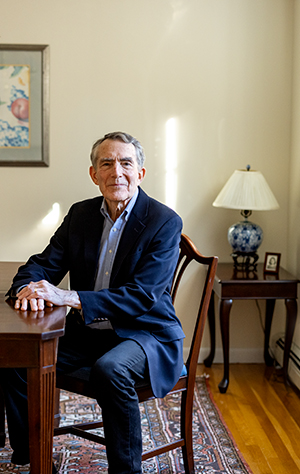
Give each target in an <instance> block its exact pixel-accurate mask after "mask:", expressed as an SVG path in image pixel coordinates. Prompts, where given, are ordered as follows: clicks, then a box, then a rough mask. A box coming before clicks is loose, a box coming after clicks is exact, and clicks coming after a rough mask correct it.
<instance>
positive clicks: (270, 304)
mask: <svg viewBox="0 0 300 474" xmlns="http://www.w3.org/2000/svg"><path fill="white" fill-rule="evenodd" d="M275 301H276V300H274V299H272V300H266V319H265V346H264V359H265V363H266V365H267V366H268V367H271V366H272V365H273V363H274V359H273V357H271V356H270V353H269V344H270V333H271V325H272V319H273V313H274V307H275Z"/></svg>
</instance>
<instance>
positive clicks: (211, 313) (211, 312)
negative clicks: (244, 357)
mask: <svg viewBox="0 0 300 474" xmlns="http://www.w3.org/2000/svg"><path fill="white" fill-rule="evenodd" d="M207 318H208V326H209V334H210V353H209V355H208V356H207V357H206V359H204V365H205V367H211V364H212V363H213V360H214V357H215V350H216V322H215V293H214V292H212V294H211V298H210V302H209V307H208V313H207Z"/></svg>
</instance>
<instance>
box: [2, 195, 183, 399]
mask: <svg viewBox="0 0 300 474" xmlns="http://www.w3.org/2000/svg"><path fill="white" fill-rule="evenodd" d="M102 200H103V197H100V196H99V197H96V198H93V199H88V200H85V201H82V202H79V203H76V204H74V205H73V206H72V207H71V209H70V210H69V212H68V214H67V216H66V217H65V219H64V221H63V223H62V224H61V226H60V227H59V228H58V229H57V231H56V232H55V234H54V235H53V237H52V238H51V240H50V243H49V245H48V246H47V247H46V248H45V250H44V251H43V252H42V253H41V254H38V255H34V256H32V257H30V259H29V260H28V262H27V263H26V264H25V265H23V266H22V267H20V268H19V270H18V273H17V275H16V276H15V278H14V280H13V285H12V288H11V290H12V291H15V290H16V289H17V288H19V287H20V286H21V285H23V284H27V283H29V282H30V281H39V280H41V279H45V280H48V281H49V282H50V283H52V284H54V285H58V284H59V282H60V281H61V280H62V278H63V277H64V276H65V275H66V273H67V272H69V274H70V287H71V289H72V290H76V291H77V292H78V294H79V297H80V300H81V304H82V312H83V317H84V320H85V323H86V324H89V323H91V322H92V321H93V320H94V319H95V318H99V317H106V318H108V319H109V320H110V321H111V324H112V326H113V328H114V330H115V331H116V333H117V334H118V335H119V336H120V337H123V338H126V339H133V340H135V341H137V342H138V343H139V344H140V345H141V346H142V347H143V349H144V351H145V353H146V355H147V360H148V365H149V373H150V380H151V386H152V390H153V392H154V394H155V396H157V397H163V396H164V395H165V394H166V393H167V392H168V391H169V390H170V389H171V388H172V387H173V386H174V385H175V383H176V382H177V380H178V378H179V376H180V373H181V370H182V366H183V355H182V345H183V338H184V333H183V331H182V328H181V324H180V322H179V320H178V318H177V317H176V315H175V310H174V307H173V305H172V300H171V296H170V289H171V283H172V278H173V274H174V270H175V267H176V263H177V260H178V256H179V242H180V238H181V230H182V221H181V218H180V217H179V216H178V215H177V214H176V213H175V212H174V211H172V210H171V209H170V208H168V207H167V206H165V205H163V204H161V203H160V202H158V201H156V200H155V199H152V198H150V197H149V196H148V195H147V194H146V193H145V192H144V191H143V190H142V189H141V188H139V195H138V199H137V201H136V204H135V206H134V207H133V209H132V211H131V213H130V216H129V219H128V222H127V223H126V226H125V229H124V232H123V234H122V237H121V240H120V243H119V246H118V250H117V254H116V257H115V261H114V265H113V269H112V274H111V279H110V285H109V288H108V289H102V290H100V291H98V292H95V291H93V288H94V283H95V278H96V270H97V264H98V257H99V245H100V239H101V234H102V227H103V216H102V214H101V213H100V207H101V203H102Z"/></svg>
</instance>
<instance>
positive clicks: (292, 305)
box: [283, 299, 297, 383]
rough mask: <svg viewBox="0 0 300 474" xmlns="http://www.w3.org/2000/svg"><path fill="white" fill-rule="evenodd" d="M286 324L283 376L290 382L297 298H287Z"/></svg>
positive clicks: (286, 381)
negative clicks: (290, 357)
mask: <svg viewBox="0 0 300 474" xmlns="http://www.w3.org/2000/svg"><path fill="white" fill-rule="evenodd" d="M285 306H286V326H285V341H284V356H283V377H284V381H285V383H288V368H289V356H290V350H291V345H292V340H293V335H294V329H295V324H296V319H297V301H296V300H295V299H286V300H285Z"/></svg>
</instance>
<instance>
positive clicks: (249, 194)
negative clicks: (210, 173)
mask: <svg viewBox="0 0 300 474" xmlns="http://www.w3.org/2000/svg"><path fill="white" fill-rule="evenodd" d="M213 206H215V207H225V208H228V209H240V210H249V211H250V210H251V211H268V210H272V209H278V208H279V204H278V202H277V200H276V198H275V196H274V194H273V193H272V191H271V189H270V187H269V185H268V183H267V182H266V180H265V178H264V176H263V175H262V173H261V172H260V171H254V170H253V171H252V170H235V172H234V173H233V175H232V176H231V177H230V178H229V180H228V181H227V183H226V184H225V186H224V187H223V188H222V190H221V191H220V193H219V194H218V196H217V197H216V199H215V201H214V202H213Z"/></svg>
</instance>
